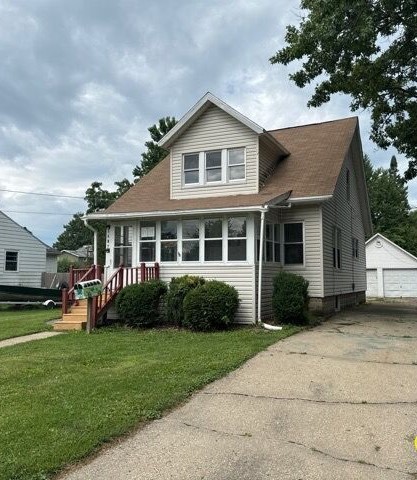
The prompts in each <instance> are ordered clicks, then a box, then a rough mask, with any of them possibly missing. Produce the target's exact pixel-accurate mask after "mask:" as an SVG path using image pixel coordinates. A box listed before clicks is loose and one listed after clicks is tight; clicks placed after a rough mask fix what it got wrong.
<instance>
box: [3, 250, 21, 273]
mask: <svg viewBox="0 0 417 480" xmlns="http://www.w3.org/2000/svg"><path fill="white" fill-rule="evenodd" d="M18 260H19V252H10V251H6V260H5V263H4V269H5V270H6V272H17V267H18Z"/></svg>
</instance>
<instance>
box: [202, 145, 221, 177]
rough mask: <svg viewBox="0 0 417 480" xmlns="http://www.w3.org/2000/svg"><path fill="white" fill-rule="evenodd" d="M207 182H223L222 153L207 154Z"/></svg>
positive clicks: (219, 151) (218, 151)
mask: <svg viewBox="0 0 417 480" xmlns="http://www.w3.org/2000/svg"><path fill="white" fill-rule="evenodd" d="M205 156H206V182H207V183H211V182H221V181H222V151H221V150H217V151H214V152H206V154H205Z"/></svg>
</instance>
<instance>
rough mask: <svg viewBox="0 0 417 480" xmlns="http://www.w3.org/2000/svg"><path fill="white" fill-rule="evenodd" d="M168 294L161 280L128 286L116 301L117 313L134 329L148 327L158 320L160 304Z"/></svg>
mask: <svg viewBox="0 0 417 480" xmlns="http://www.w3.org/2000/svg"><path fill="white" fill-rule="evenodd" d="M165 292H166V285H165V283H164V282H161V281H160V280H152V281H150V282H144V283H139V284H135V285H128V286H127V287H125V288H123V290H122V291H121V292H120V293H119V295H118V296H117V300H116V308H117V312H118V314H119V316H120V319H121V321H122V322H123V323H126V324H127V325H130V326H133V327H147V326H150V325H152V324H153V323H155V322H156V321H157V320H158V317H159V311H158V307H159V302H160V300H161V297H162V295H163V294H164V293H165Z"/></svg>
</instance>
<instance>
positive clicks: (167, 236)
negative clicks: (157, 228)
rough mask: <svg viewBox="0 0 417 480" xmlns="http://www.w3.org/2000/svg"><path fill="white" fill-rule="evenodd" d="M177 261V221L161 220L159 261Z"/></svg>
mask: <svg viewBox="0 0 417 480" xmlns="http://www.w3.org/2000/svg"><path fill="white" fill-rule="evenodd" d="M176 261H177V222H176V220H166V221H163V222H161V262H176Z"/></svg>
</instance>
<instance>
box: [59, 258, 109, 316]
mask: <svg viewBox="0 0 417 480" xmlns="http://www.w3.org/2000/svg"><path fill="white" fill-rule="evenodd" d="M102 273H103V268H102V267H101V266H100V265H92V266H91V267H90V268H72V267H71V268H70V285H69V287H70V288H69V289H67V288H63V289H62V292H61V297H62V313H63V314H65V313H68V310H69V308H70V306H71V305H72V303H73V302H74V300H75V298H74V285H75V284H76V283H78V282H84V281H86V280H93V279H94V278H99V279H101V275H102Z"/></svg>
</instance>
